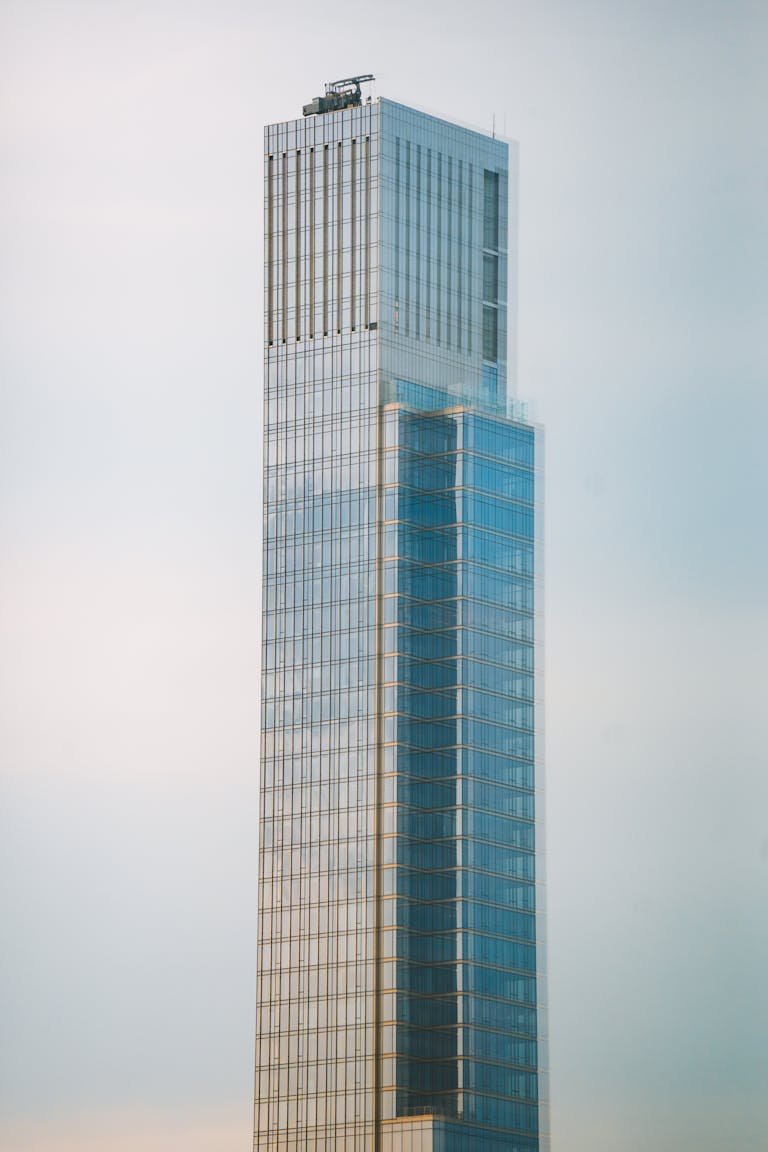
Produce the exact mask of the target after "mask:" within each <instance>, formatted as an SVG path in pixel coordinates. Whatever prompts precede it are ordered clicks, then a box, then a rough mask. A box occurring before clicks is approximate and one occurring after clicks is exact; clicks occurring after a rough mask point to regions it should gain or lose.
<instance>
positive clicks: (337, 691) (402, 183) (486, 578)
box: [254, 100, 548, 1152]
mask: <svg viewBox="0 0 768 1152" xmlns="http://www.w3.org/2000/svg"><path fill="white" fill-rule="evenodd" d="M509 160H510V155H509V148H508V145H507V144H506V143H504V142H502V141H499V140H496V139H492V138H490V137H487V136H485V135H483V134H481V133H477V132H473V131H470V130H468V129H466V128H462V127H459V126H456V125H453V124H449V123H447V122H445V121H442V120H438V119H436V118H434V117H431V116H427V115H425V114H423V113H419V112H416V111H414V110H412V109H409V108H405V107H403V106H401V105H398V104H394V103H392V102H389V101H385V100H380V101H378V102H376V103H373V104H366V105H363V106H360V107H353V108H347V109H344V110H343V111H337V112H331V113H327V114H324V115H316V116H308V117H306V118H305V119H302V120H297V121H290V122H287V123H283V124H277V125H272V126H270V127H268V128H267V129H266V133H265V165H264V180H265V237H266V242H265V297H266V301H265V348H266V352H265V452H264V458H265V539H264V614H265V615H264V648H263V694H262V764H261V825H260V883H259V892H260V898H259V904H260V908H259V912H260V914H259V952H258V972H259V975H258V1018H257V1052H256V1107H255V1138H254V1147H255V1148H256V1149H260V1150H264V1152H267V1150H268V1152H278V1150H280V1152H298V1150H299V1149H302V1150H306V1152H310V1150H311V1152H330V1150H331V1149H333V1150H334V1152H476V1150H477V1152H479V1150H480V1149H485V1148H488V1149H497V1150H498V1152H501V1150H502V1149H504V1150H505V1152H539V1150H540V1149H541V1150H545V1149H546V1148H547V1147H548V1137H547V1124H546V1091H545V1066H546V1030H545V1027H544V1019H545V1016H544V994H543V967H544V965H543V959H544V936H543V926H544V917H543V887H542V879H543V877H542V858H543V854H542V848H543V839H542V821H541V811H540V804H541V790H542V784H543V781H542V758H541V755H540V737H539V727H540V719H541V701H540V697H541V693H540V690H539V686H540V684H541V673H542V668H541V660H540V649H541V625H540V617H539V608H540V600H541V583H540V573H541V564H540V551H539V549H540V537H541V533H540V511H541V502H540V497H541V484H540V466H541V434H540V431H539V430H538V429H536V428H535V427H534V426H532V425H531V424H529V423H528V422H527V421H525V420H523V419H520V418H519V410H518V408H517V407H516V406H515V404H514V402H513V400H512V399H511V393H512V387H511V375H512V366H513V364H514V333H513V332H512V331H511V326H510V322H509V317H510V316H512V315H514V307H513V306H512V307H510V306H509V303H510V301H509V298H510V294H512V296H514V285H513V284H512V285H511V282H510V271H509V269H510V265H511V266H512V268H514V263H515V260H514V230H513V228H511V227H510V220H514V212H513V213H510V212H509V210H508V206H509V201H510V191H512V192H514V188H515V186H516V181H515V179H514V171H513V178H512V180H510V177H509V172H510V167H509ZM512 160H513V162H514V160H515V154H514V151H513V153H512ZM513 302H514V301H512V303H513ZM508 349H509V350H511V351H509V352H508Z"/></svg>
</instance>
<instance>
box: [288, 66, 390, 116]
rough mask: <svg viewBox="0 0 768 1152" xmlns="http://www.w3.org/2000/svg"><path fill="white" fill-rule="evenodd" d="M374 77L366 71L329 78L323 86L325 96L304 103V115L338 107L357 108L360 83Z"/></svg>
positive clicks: (330, 110)
mask: <svg viewBox="0 0 768 1152" xmlns="http://www.w3.org/2000/svg"><path fill="white" fill-rule="evenodd" d="M375 79H376V77H375V76H373V75H372V74H371V73H370V72H368V73H367V74H366V75H365V76H347V77H345V78H344V79H343V80H331V81H330V82H329V83H328V84H326V86H325V96H316V97H315V99H314V100H313V101H312V103H311V104H305V105H304V115H305V116H317V115H318V114H319V113H321V112H337V111H338V110H339V109H340V108H358V107H359V106H360V104H361V102H362V96H363V94H362V91H361V89H360V85H361V84H368V83H370V81H371V80H375Z"/></svg>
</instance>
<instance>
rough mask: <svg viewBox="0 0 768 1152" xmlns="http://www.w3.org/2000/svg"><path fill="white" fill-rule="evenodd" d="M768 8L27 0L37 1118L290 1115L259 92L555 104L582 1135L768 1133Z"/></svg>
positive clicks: (11, 67)
mask: <svg viewBox="0 0 768 1152" xmlns="http://www.w3.org/2000/svg"><path fill="white" fill-rule="evenodd" d="M767 59H768V5H766V4H765V3H764V2H759V3H758V2H756V3H748V2H746V0H730V2H728V0H717V2H716V0H696V2H693V0H690V2H688V0H678V2H675V0H666V2H664V3H662V2H660V0H504V2H502V0H498V2H494V0H474V2H473V3H471V4H466V3H461V4H460V3H458V0H446V2H443V3H441V4H439V5H438V4H437V3H436V2H433V3H431V4H427V3H425V2H424V0H407V2H406V0H389V2H388V3H386V4H384V3H372V2H370V0H359V2H358V3H355V4H350V3H346V2H345V3H338V4H336V5H334V4H327V3H324V4H319V3H317V2H315V0H313V2H311V3H310V2H309V0H296V2H295V3H293V4H292V5H278V4H275V5H272V4H270V5H267V4H266V3H260V2H258V0H253V2H250V3H246V2H245V0H242V2H236V0H153V2H150V0H80V2H78V0H16V2H13V0H0V933H1V935H2V939H1V940H0V956H1V957H2V960H1V961H0V963H1V964H2V974H1V978H0V1116H2V1120H1V1121H0V1148H2V1150H3V1152H6V1150H7V1152H42V1150H43V1149H45V1150H46V1152H50V1150H56V1152H75V1150H77V1152H129V1150H130V1152H133V1150H134V1149H136V1148H141V1149H142V1150H143V1152H160V1150H161V1149H162V1150H163V1152H167V1149H169V1148H177V1147H178V1148H181V1147H183V1148H184V1149H185V1152H221V1150H223V1149H232V1150H234V1149H246V1148H248V1147H249V1146H250V1131H251V1082H252V1043H253V1017H254V986H255V876H256V856H255V851H254V846H255V834H256V823H257V781H256V757H257V743H258V732H257V724H258V714H257V700H258V684H257V677H256V673H257V665H258V628H259V611H260V602H259V597H258V581H259V568H260V555H259V554H260V537H259V532H260V509H259V503H260V473H259V457H260V438H261V408H260V390H261V331H262V328H261V313H262V304H261V260H262V248H261V228H262V209H261V194H262V185H261V160H260V152H261V147H262V125H263V124H264V123H265V122H267V121H270V120H278V119H287V118H289V117H292V116H295V115H297V114H299V113H300V111H301V105H302V104H303V103H304V102H305V101H307V100H309V99H310V98H311V97H313V96H315V95H316V94H318V93H319V92H321V91H322V87H323V84H324V82H325V81H326V80H331V79H334V78H336V77H337V76H346V75H349V74H350V73H355V72H368V71H371V72H373V73H375V74H376V76H377V86H376V91H377V93H378V94H380V95H386V96H388V97H391V98H393V99H396V100H401V101H403V102H405V103H413V104H416V105H418V106H421V107H426V108H427V109H430V110H435V111H438V112H440V113H442V114H444V115H446V116H447V117H449V118H455V119H459V120H462V121H464V122H468V123H470V124H476V125H478V126H480V127H490V124H491V118H492V116H493V115H494V114H495V116H496V125H497V127H498V129H499V130H500V131H501V132H503V133H504V134H506V135H508V136H511V137H515V138H516V139H518V140H519V141H520V172H521V176H520V269H519V285H520V303H519V331H520V348H519V380H520V393H521V395H522V396H524V397H526V398H528V399H529V400H530V401H531V402H532V406H533V410H534V413H535V415H536V417H537V418H539V419H540V420H542V421H543V422H544V423H545V424H546V427H547V502H548V503H547V549H548V552H547V610H548V619H547V691H548V699H547V724H548V740H547V756H548V764H547V771H548V815H549V826H548V833H547V835H548V849H549V857H548V879H549V912H550V920H549V965H550V1009H551V1034H550V1058H551V1073H552V1078H551V1089H552V1128H553V1152H647V1150H648V1149H649V1148H653V1149H654V1150H657V1152H726V1150H727V1152H730V1150H731V1149H732V1150H734V1152H751V1150H752V1149H755V1150H757V1149H760V1150H763V1149H765V1148H766V1147H768V1103H766V1100H767V1099H768V1043H767V1042H766V1035H768V994H767V993H766V991H765V988H766V981H765V973H766V971H768V773H767V772H766V761H767V760H768V754H767V753H766V750H765V748H766V741H765V736H764V731H763V730H764V726H765V713H766V700H767V698H768V672H767V670H766V669H767V667H768V664H767V662H766V652H767V651H768V534H767V533H766V503H767V500H768V463H766V453H765V449H764V440H765V437H766V428H768V339H767V337H766V317H767V316H768V208H767V205H768V152H767V151H766V122H767V121H768V79H767V77H768V69H767V68H766V60H767Z"/></svg>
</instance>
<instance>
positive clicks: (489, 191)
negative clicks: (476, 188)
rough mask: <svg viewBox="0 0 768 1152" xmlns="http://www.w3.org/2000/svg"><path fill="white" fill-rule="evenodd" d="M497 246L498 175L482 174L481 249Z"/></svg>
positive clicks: (486, 171)
mask: <svg viewBox="0 0 768 1152" xmlns="http://www.w3.org/2000/svg"><path fill="white" fill-rule="evenodd" d="M498 246H499V174H498V172H489V171H488V169H487V168H486V169H485V171H484V172H483V248H494V249H496V248H498Z"/></svg>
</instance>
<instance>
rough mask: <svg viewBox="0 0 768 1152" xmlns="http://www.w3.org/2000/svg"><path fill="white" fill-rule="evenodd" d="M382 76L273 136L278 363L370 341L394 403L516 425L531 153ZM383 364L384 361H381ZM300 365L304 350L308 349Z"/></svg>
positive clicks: (268, 325) (268, 176)
mask: <svg viewBox="0 0 768 1152" xmlns="http://www.w3.org/2000/svg"><path fill="white" fill-rule="evenodd" d="M372 79H373V77H372V76H370V75H365V76H354V77H350V78H348V79H345V80H339V81H335V82H334V83H332V84H329V85H327V86H326V92H325V96H318V97H317V98H316V99H315V100H313V101H312V102H311V103H309V104H307V105H305V106H304V115H303V117H302V118H300V119H296V120H289V121H287V122H285V123H282V124H273V125H270V126H268V127H267V128H266V130H265V164H264V169H265V170H264V181H265V197H264V200H265V238H266V243H265V296H266V309H265V340H266V344H267V348H268V350H270V351H271V350H274V351H275V352H278V351H279V350H280V348H282V347H287V348H290V347H291V346H293V347H296V346H297V345H302V346H304V347H306V342H313V343H314V344H315V345H316V344H317V342H319V341H326V342H330V343H331V344H335V343H338V342H339V341H341V346H342V347H343V346H345V345H346V344H348V343H350V338H351V337H352V336H353V334H354V338H352V339H351V346H354V345H356V344H358V343H359V342H360V340H361V339H362V336H363V334H366V343H367V344H368V346H369V347H370V349H371V355H372V356H374V357H375V364H376V368H377V372H378V393H379V399H380V401H382V402H386V401H389V400H395V399H397V398H400V399H403V400H404V401H406V402H408V403H411V404H414V405H415V406H417V407H418V406H419V404H420V401H419V396H420V395H421V393H420V391H419V390H420V389H423V388H427V389H429V390H430V392H431V393H432V394H433V395H432V400H431V401H430V403H440V402H441V396H443V397H444V398H445V404H444V405H442V406H446V405H450V404H451V403H453V402H454V401H456V402H464V403H470V404H477V405H480V406H489V407H491V408H493V409H495V410H497V411H501V412H503V411H504V410H505V407H506V404H507V400H508V398H509V397H511V396H512V395H514V391H515V387H514V386H515V362H516V322H515V321H516V295H517V293H516V256H517V252H516V249H517V239H516V221H517V202H516V196H517V151H516V146H515V145H514V144H512V145H511V146H510V145H509V144H508V143H507V142H506V141H503V140H499V139H496V138H495V137H494V136H492V135H489V134H486V133H482V132H478V131H475V130H472V129H470V128H465V127H462V126H460V125H457V124H452V123H450V122H449V121H447V120H442V119H440V118H438V117H436V116H432V115H428V114H426V113H424V112H419V111H416V110H415V109H413V108H408V107H406V106H404V105H402V104H397V103H394V102H393V101H390V100H384V99H380V100H376V101H373V102H372V101H371V100H370V99H368V100H366V101H363V94H362V90H361V84H364V83H366V82H368V81H369V80H372ZM374 349H375V351H374ZM297 352H298V349H297Z"/></svg>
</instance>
